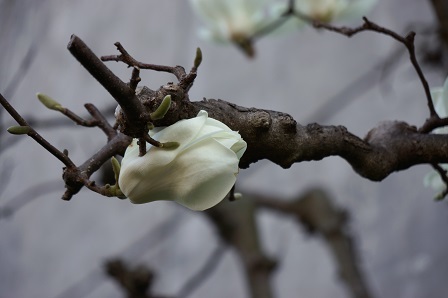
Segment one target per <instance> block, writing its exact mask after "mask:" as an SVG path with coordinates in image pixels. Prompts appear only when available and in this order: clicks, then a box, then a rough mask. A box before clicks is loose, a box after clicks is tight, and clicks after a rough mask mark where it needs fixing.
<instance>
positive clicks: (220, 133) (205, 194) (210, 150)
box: [118, 111, 247, 210]
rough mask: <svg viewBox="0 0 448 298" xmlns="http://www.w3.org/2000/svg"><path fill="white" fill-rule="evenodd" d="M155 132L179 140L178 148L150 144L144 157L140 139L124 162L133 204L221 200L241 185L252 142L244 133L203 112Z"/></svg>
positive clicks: (123, 181)
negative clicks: (237, 183) (243, 163)
mask: <svg viewBox="0 0 448 298" xmlns="http://www.w3.org/2000/svg"><path fill="white" fill-rule="evenodd" d="M151 137H152V138H154V139H155V140H157V141H159V142H172V141H175V142H178V143H179V144H180V145H179V147H177V148H176V149H174V150H169V149H163V148H157V147H153V146H151V145H150V144H147V145H146V150H147V152H146V154H145V155H144V156H139V146H138V144H137V139H134V141H133V142H132V143H131V145H129V147H128V149H127V150H126V153H125V155H124V158H123V160H122V162H121V170H120V176H119V179H118V183H119V186H120V189H121V191H122V192H123V193H124V194H125V195H126V196H127V197H128V198H129V199H130V200H131V202H132V203H135V204H142V203H148V202H152V201H157V200H170V201H176V202H177V203H179V204H181V205H183V206H185V207H187V208H189V209H192V210H205V209H207V208H210V207H213V206H215V205H216V204H218V203H219V202H220V201H221V200H222V199H224V197H225V196H226V195H227V193H228V192H229V191H230V190H231V188H232V186H233V185H234V184H235V181H236V176H237V174H238V171H239V168H238V164H239V160H240V158H241V156H242V155H243V153H244V152H245V150H246V147H247V144H246V142H245V141H244V140H243V139H242V138H241V136H240V134H239V133H238V132H235V131H232V130H231V129H230V128H229V127H228V126H226V125H225V124H224V123H222V122H219V121H217V120H215V119H212V118H209V117H208V114H207V112H205V111H200V112H199V113H198V115H197V117H195V118H191V119H186V120H181V121H179V122H176V123H175V124H173V125H171V126H168V127H164V128H156V129H154V130H153V131H151Z"/></svg>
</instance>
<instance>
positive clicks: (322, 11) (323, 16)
mask: <svg viewBox="0 0 448 298" xmlns="http://www.w3.org/2000/svg"><path fill="white" fill-rule="evenodd" d="M375 3H376V0H296V1H295V5H296V7H295V8H296V9H297V10H298V11H299V12H301V13H303V14H305V15H307V16H309V17H311V18H312V19H315V20H318V21H321V22H325V23H327V22H333V21H341V20H349V19H355V18H361V17H362V16H363V15H365V14H366V13H367V12H368V11H369V10H370V9H371V8H372V7H373V5H374V4H375Z"/></svg>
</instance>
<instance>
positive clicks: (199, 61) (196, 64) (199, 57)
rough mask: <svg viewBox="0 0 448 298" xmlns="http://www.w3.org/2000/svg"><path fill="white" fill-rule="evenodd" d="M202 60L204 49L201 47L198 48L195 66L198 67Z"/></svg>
mask: <svg viewBox="0 0 448 298" xmlns="http://www.w3.org/2000/svg"><path fill="white" fill-rule="evenodd" d="M201 62H202V51H201V48H197V49H196V57H195V58H194V67H195V68H198V67H199V65H201Z"/></svg>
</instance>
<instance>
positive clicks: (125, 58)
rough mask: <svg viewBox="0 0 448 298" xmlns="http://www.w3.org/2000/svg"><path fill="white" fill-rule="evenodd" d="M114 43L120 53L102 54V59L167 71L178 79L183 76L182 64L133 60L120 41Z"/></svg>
mask: <svg viewBox="0 0 448 298" xmlns="http://www.w3.org/2000/svg"><path fill="white" fill-rule="evenodd" d="M114 45H115V46H116V47H117V50H118V51H119V52H120V53H121V54H120V55H109V56H102V57H101V60H102V61H116V62H123V63H125V64H127V65H128V66H129V67H138V68H140V69H150V70H155V71H162V72H168V73H171V74H173V75H175V76H176V78H177V79H178V80H179V81H180V80H181V79H182V77H183V76H185V75H186V73H185V69H184V68H183V67H182V66H174V67H173V66H166V65H157V64H149V63H143V62H139V61H137V60H135V59H134V58H133V57H132V56H131V55H129V53H128V52H127V51H126V50H125V48H124V47H123V46H122V45H121V43H119V42H116V43H114Z"/></svg>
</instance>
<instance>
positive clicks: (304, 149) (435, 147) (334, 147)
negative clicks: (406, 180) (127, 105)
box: [156, 99, 448, 181]
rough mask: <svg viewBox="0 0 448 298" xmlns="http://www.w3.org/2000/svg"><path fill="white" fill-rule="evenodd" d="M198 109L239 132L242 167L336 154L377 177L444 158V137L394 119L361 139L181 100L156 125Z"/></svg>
mask: <svg viewBox="0 0 448 298" xmlns="http://www.w3.org/2000/svg"><path fill="white" fill-rule="evenodd" d="M178 108H180V109H181V110H177V109H178ZM201 109H203V110H206V111H208V113H209V116H210V117H212V118H215V119H217V120H219V121H222V122H224V123H226V124H227V125H228V126H229V127H230V128H231V129H233V130H237V131H239V133H240V134H241V136H242V137H243V138H244V140H245V141H246V142H247V143H248V148H247V151H246V153H245V154H244V155H243V157H242V159H241V161H240V167H241V168H247V167H249V165H250V164H251V163H254V162H257V161H259V160H261V159H268V160H270V161H272V162H274V163H276V164H278V165H280V166H281V167H283V168H289V167H290V166H292V165H293V164H294V163H296V162H302V161H311V160H321V159H323V158H325V157H328V156H340V157H342V158H344V159H345V160H346V161H347V162H348V163H350V165H351V166H352V167H353V169H354V170H355V171H356V172H357V173H358V174H360V175H361V176H363V177H365V178H367V179H370V180H374V181H380V180H382V179H384V178H386V177H387V176H388V175H389V174H391V173H392V172H396V171H400V170H404V169H407V168H409V167H411V166H414V165H418V164H424V163H427V164H434V163H447V162H448V136H446V135H433V134H424V133H419V132H418V131H417V129H416V128H415V127H413V126H410V125H408V124H406V123H404V122H399V121H390V122H384V123H381V124H380V125H378V126H377V127H375V128H373V129H372V130H371V131H370V132H369V133H368V135H367V136H366V138H365V139H364V140H363V139H361V138H359V137H357V136H355V135H353V134H352V133H350V132H348V131H347V129H346V128H345V127H343V126H322V125H319V124H309V125H307V126H302V125H300V124H298V123H297V122H296V121H295V120H294V119H293V118H292V117H291V116H290V115H288V114H285V113H281V112H275V111H268V110H260V109H255V108H244V107H240V106H237V105H235V104H232V103H228V102H226V101H222V100H214V99H209V100H203V101H200V102H191V103H190V102H184V105H179V106H177V107H176V108H174V109H173V110H172V111H170V112H169V113H168V114H167V116H166V119H164V121H163V122H160V123H158V124H159V125H169V124H172V123H174V122H176V121H178V120H180V119H181V118H191V117H194V116H196V114H197V112H198V111H199V110H201ZM172 116H174V117H172ZM180 116H181V117H180ZM156 124H157V122H156Z"/></svg>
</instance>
